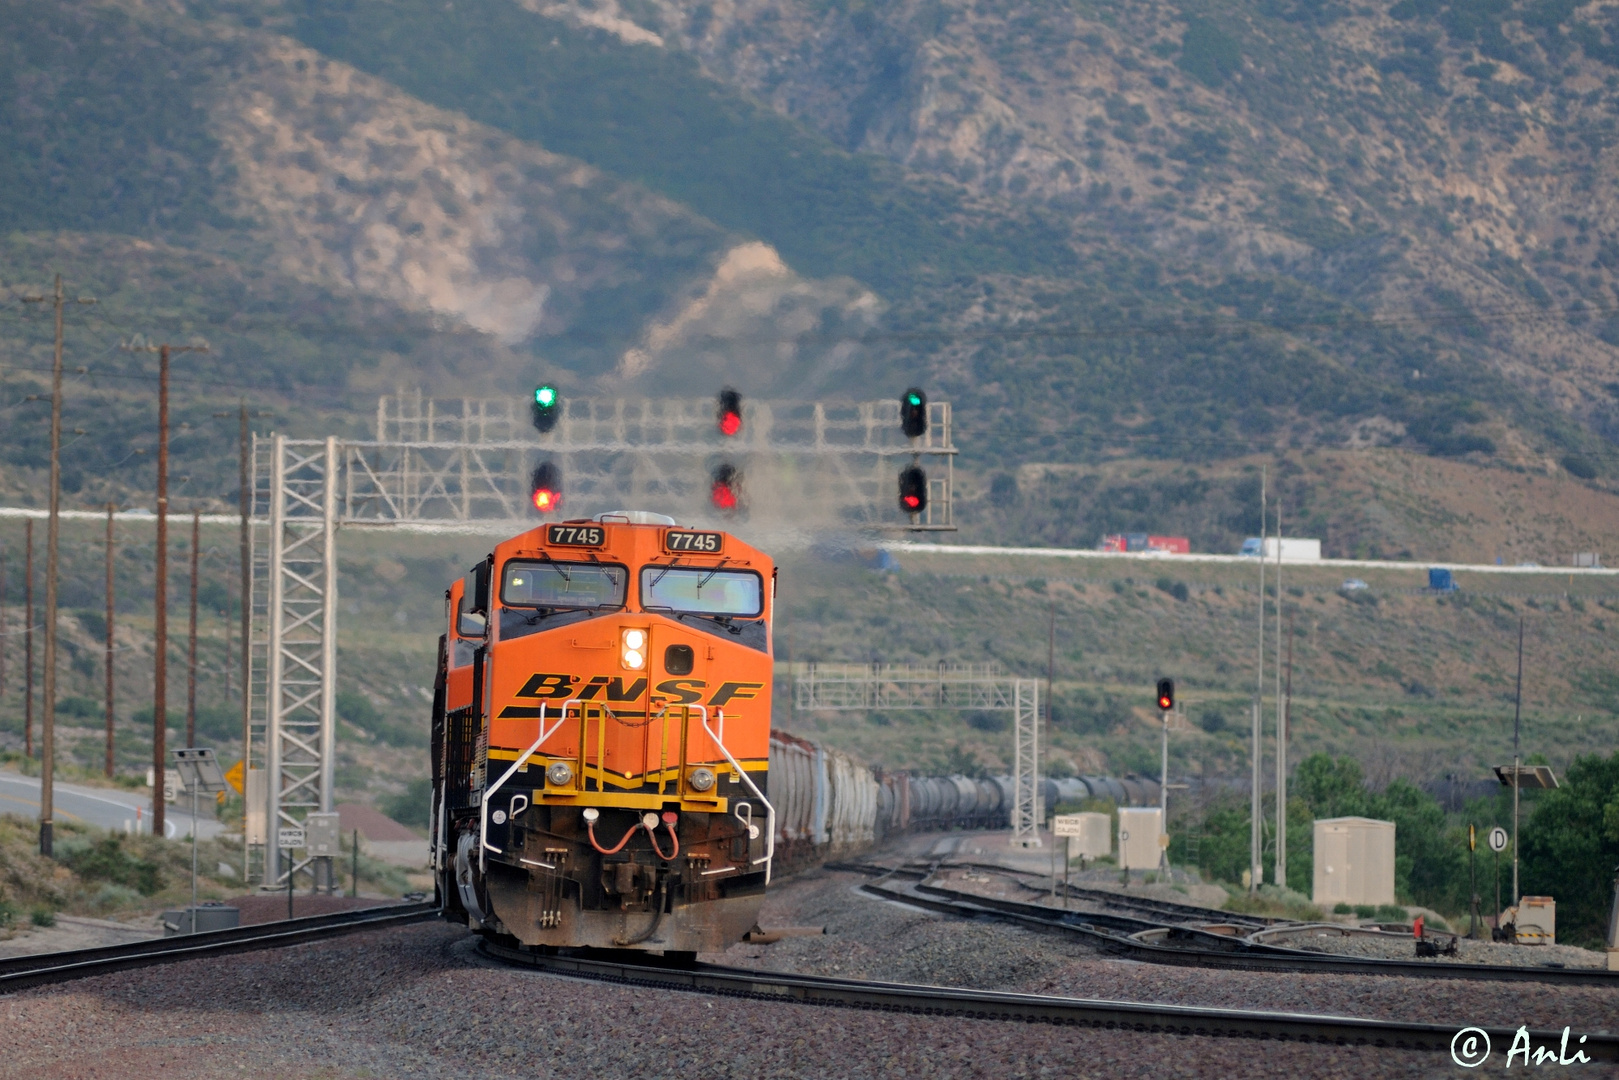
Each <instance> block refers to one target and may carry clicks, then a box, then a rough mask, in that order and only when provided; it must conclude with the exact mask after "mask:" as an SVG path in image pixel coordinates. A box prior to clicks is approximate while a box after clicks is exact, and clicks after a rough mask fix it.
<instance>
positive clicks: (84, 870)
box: [61, 833, 164, 896]
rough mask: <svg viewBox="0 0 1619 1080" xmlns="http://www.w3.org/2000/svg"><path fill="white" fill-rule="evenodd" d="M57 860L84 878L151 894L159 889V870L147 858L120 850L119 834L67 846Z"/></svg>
mask: <svg viewBox="0 0 1619 1080" xmlns="http://www.w3.org/2000/svg"><path fill="white" fill-rule="evenodd" d="M61 861H62V862H63V863H64V864H66V865H67V867H68V869H70V870H72V871H73V872H74V873H76V874H78V875H79V877H81V878H83V879H84V880H85V881H87V882H88V881H106V882H111V883H112V884H114V885H122V886H124V887H126V888H130V889H134V890H135V891H136V892H138V893H140V894H141V895H142V896H151V895H153V894H154V893H156V892H159V891H160V890H161V889H162V888H163V884H164V882H163V869H162V867H160V866H159V865H158V864H157V863H156V862H155V861H153V860H151V859H144V858H139V857H137V856H134V855H131V854H130V853H129V852H127V851H125V850H124V837H123V835H122V834H121V833H109V834H107V835H106V836H103V837H102V838H101V839H99V840H96V841H95V842H94V843H91V844H89V845H87V846H84V847H79V848H76V849H69V850H67V851H65V852H64V853H63V854H62V857H61Z"/></svg>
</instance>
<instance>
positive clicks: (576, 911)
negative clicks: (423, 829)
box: [432, 512, 775, 953]
mask: <svg viewBox="0 0 1619 1080" xmlns="http://www.w3.org/2000/svg"><path fill="white" fill-rule="evenodd" d="M774 594H775V566H774V564H773V563H772V562H771V560H770V559H769V557H767V556H766V555H765V554H763V553H762V552H760V551H758V550H756V549H754V548H752V547H749V546H748V545H747V544H744V543H742V542H741V541H739V540H738V539H737V538H736V537H734V536H731V535H729V534H727V533H724V532H716V531H704V530H698V529H687V528H681V527H678V526H676V524H675V522H674V521H673V519H671V518H666V517H663V516H661V515H656V514H647V513H641V512H625V513H613V514H603V515H600V516H599V517H597V518H594V519H591V520H588V521H569V522H564V523H560V524H547V525H542V526H540V527H539V528H536V529H532V530H530V531H529V532H526V533H523V534H522V535H521V536H517V537H514V538H513V539H511V540H507V541H506V542H504V543H502V544H500V545H499V546H498V547H496V548H495V550H494V552H493V553H492V554H491V555H490V556H489V557H488V558H487V559H485V560H484V561H483V562H481V563H479V564H478V565H477V566H476V567H474V568H473V569H472V572H471V573H470V574H468V575H467V576H466V577H465V578H463V579H461V580H460V581H458V582H456V583H455V584H454V585H453V586H452V587H451V588H450V590H449V592H448V593H447V599H448V621H449V626H448V628H447V632H446V633H445V635H444V637H443V638H442V639H441V642H440V646H439V669H438V678H437V680H436V686H435V691H436V693H435V701H434V709H433V729H432V730H433V740H432V753H433V785H434V793H433V794H434V798H433V824H432V831H433V867H434V870H435V872H436V873H437V877H438V895H439V902H440V904H441V906H442V909H443V911H444V914H445V916H446V917H447V918H450V919H453V920H456V921H464V922H466V923H467V924H468V925H469V926H471V927H472V928H474V929H476V930H480V931H482V932H484V933H488V934H493V935H499V936H502V937H506V938H512V939H516V941H518V942H521V943H522V944H524V945H527V946H531V947H562V946H569V947H577V946H595V947H602V948H637V949H646V950H657V951H662V952H665V953H691V952H698V951H709V950H721V949H724V948H726V947H727V946H729V945H730V944H732V943H733V942H736V941H738V940H740V939H741V937H742V936H743V935H744V934H745V933H747V931H748V930H749V929H750V928H751V927H753V925H754V923H755V920H756V918H757V916H758V912H759V906H760V904H761V903H762V902H763V899H764V890H765V885H766V884H767V883H768V882H769V880H770V870H771V860H772V857H773V855H774V850H773V849H774V843H775V811H774V809H773V808H772V806H771V803H770V800H769V797H768V794H767V793H768V791H769V785H768V778H767V766H768V762H769V752H770V750H769V739H770V689H771V615H772V612H771V608H772V604H773V601H774Z"/></svg>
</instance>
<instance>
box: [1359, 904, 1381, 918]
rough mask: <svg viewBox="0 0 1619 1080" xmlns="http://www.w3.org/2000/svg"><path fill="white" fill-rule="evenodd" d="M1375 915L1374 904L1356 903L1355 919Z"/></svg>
mask: <svg viewBox="0 0 1619 1080" xmlns="http://www.w3.org/2000/svg"><path fill="white" fill-rule="evenodd" d="M1376 917H1377V907H1376V906H1375V905H1373V904H1356V905H1355V918H1357V919H1375V918H1376Z"/></svg>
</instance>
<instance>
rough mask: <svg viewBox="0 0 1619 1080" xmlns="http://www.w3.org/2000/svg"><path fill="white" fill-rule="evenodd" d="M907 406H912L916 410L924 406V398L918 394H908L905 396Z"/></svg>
mask: <svg viewBox="0 0 1619 1080" xmlns="http://www.w3.org/2000/svg"><path fill="white" fill-rule="evenodd" d="M905 404H907V405H909V406H911V407H912V408H913V409H914V408H915V407H916V406H918V405H920V404H922V398H921V397H920V396H918V395H916V394H906V395H905Z"/></svg>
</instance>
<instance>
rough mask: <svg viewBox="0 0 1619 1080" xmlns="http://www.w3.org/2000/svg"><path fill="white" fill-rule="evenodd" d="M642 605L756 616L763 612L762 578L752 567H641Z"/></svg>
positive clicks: (686, 611) (696, 612) (651, 608)
mask: <svg viewBox="0 0 1619 1080" xmlns="http://www.w3.org/2000/svg"><path fill="white" fill-rule="evenodd" d="M641 606H642V607H643V608H645V609H646V610H648V611H673V612H678V613H681V614H686V615H722V616H731V617H733V618H739V619H756V618H758V617H759V616H760V615H763V614H764V610H765V608H764V582H763V579H761V578H760V577H759V575H758V574H756V573H754V572H753V571H752V570H721V569H719V568H718V567H693V568H691V569H686V568H685V567H674V566H648V567H644V568H642V570H641Z"/></svg>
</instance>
